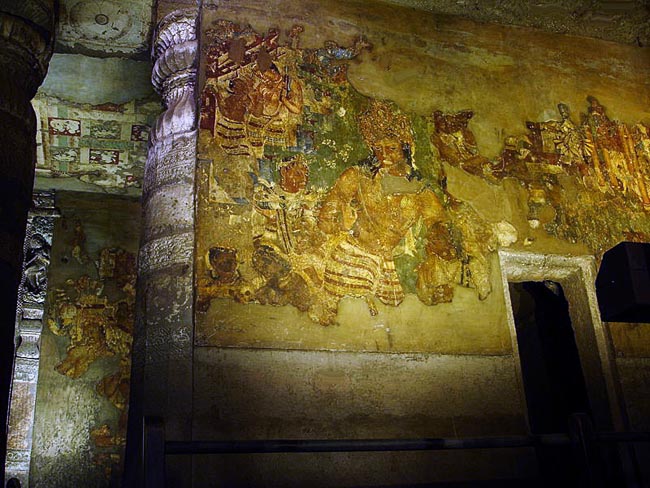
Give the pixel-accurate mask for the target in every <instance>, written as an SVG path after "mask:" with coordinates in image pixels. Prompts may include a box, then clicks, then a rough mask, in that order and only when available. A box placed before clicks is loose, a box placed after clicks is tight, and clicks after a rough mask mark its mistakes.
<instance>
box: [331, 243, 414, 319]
mask: <svg viewBox="0 0 650 488" xmlns="http://www.w3.org/2000/svg"><path fill="white" fill-rule="evenodd" d="M324 286H325V291H326V292H327V293H329V294H330V295H334V296H336V297H337V298H343V297H344V296H352V297H365V296H368V295H375V296H376V297H377V298H379V300H380V301H381V302H382V303H385V304H387V305H393V306H397V305H399V304H400V303H402V301H403V300H404V291H403V290H402V285H401V283H400V281H399V277H398V276H397V271H396V270H395V263H394V262H393V260H392V259H386V258H383V257H381V256H377V255H376V254H372V253H369V252H367V251H365V250H363V249H362V248H360V247H359V246H358V245H355V244H353V243H351V242H349V241H342V242H340V243H339V244H338V245H337V246H336V247H335V248H334V250H333V251H332V254H331V255H330V257H329V259H328V260H327V263H326V264H325V283H324Z"/></svg>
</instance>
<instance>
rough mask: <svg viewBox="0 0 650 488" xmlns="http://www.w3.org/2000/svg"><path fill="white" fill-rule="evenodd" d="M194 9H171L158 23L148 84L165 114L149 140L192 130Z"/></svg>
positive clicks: (196, 43) (195, 21)
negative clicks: (153, 62)
mask: <svg viewBox="0 0 650 488" xmlns="http://www.w3.org/2000/svg"><path fill="white" fill-rule="evenodd" d="M198 15H199V12H198V9H195V8H193V9H183V10H175V11H173V12H171V13H169V14H167V15H166V16H165V17H164V18H163V19H162V20H161V21H160V23H159V24H158V27H157V29H156V33H155V36H154V41H153V48H152V55H153V58H154V61H155V64H154V67H153V72H152V75H151V81H152V84H153V86H154V88H155V89H156V91H157V92H158V93H159V94H160V95H161V96H162V98H163V100H164V102H165V106H166V107H167V111H166V112H165V114H163V116H162V117H161V118H160V119H159V121H158V123H157V124H156V127H155V128H154V130H153V131H152V136H153V139H154V140H155V139H158V138H160V137H164V136H170V135H173V134H179V133H185V132H188V131H191V130H194V129H195V128H196V121H195V119H196V107H195V105H196V104H195V100H194V89H195V86H196V73H197V62H198V59H197V58H198V40H197V19H198Z"/></svg>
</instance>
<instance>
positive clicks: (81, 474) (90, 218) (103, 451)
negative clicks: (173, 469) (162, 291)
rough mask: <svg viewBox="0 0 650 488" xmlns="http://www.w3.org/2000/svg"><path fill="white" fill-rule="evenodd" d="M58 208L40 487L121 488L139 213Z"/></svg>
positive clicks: (67, 199)
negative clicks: (59, 215) (88, 487)
mask: <svg viewBox="0 0 650 488" xmlns="http://www.w3.org/2000/svg"><path fill="white" fill-rule="evenodd" d="M57 207H58V208H60V209H61V214H62V217H61V218H60V219H59V221H58V222H57V225H56V228H55V230H54V239H53V246H52V264H51V268H50V272H49V276H50V286H49V287H48V293H47V297H46V301H45V310H46V313H45V320H44V323H45V327H44V330H43V335H42V344H41V352H42V355H41V362H40V369H39V378H40V379H39V390H38V397H37V401H36V415H35V426H34V448H33V451H32V459H33V463H32V469H31V475H30V482H33V484H34V486H70V484H71V483H72V484H73V485H75V486H76V485H85V484H87V483H91V484H92V486H113V485H114V484H115V483H117V481H118V480H119V478H120V476H121V472H122V461H123V457H122V456H123V451H124V446H125V441H126V424H127V416H128V400H129V388H130V376H131V346H132V341H133V327H134V320H135V310H134V308H135V280H136V258H135V252H137V245H138V235H139V234H138V232H139V223H138V219H137V216H138V215H139V205H138V203H137V201H135V200H130V199H125V198H120V197H115V196H113V197H109V196H106V195H102V196H98V195H93V194H83V193H65V192H59V193H57ZM116 222H120V223H119V224H117V225H116ZM83 480H91V481H87V482H85V481H83ZM116 486H117V485H116Z"/></svg>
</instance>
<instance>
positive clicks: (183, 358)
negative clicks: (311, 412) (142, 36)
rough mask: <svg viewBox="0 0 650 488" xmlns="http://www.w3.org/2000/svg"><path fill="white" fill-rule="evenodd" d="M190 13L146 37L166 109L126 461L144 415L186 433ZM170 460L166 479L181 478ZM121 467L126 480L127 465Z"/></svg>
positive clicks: (145, 251) (146, 191)
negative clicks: (151, 46) (151, 39)
mask: <svg viewBox="0 0 650 488" xmlns="http://www.w3.org/2000/svg"><path fill="white" fill-rule="evenodd" d="M197 18H198V9H186V10H177V11H174V12H172V13H170V14H168V15H167V16H166V17H164V18H163V19H162V21H161V22H160V24H159V25H158V28H157V30H156V35H155V37H154V42H153V55H154V59H155V65H154V68H153V74H152V82H153V85H154V87H155V88H156V90H157V91H158V92H159V93H160V94H161V96H162V98H163V100H164V103H165V106H166V107H167V110H166V111H165V112H164V113H163V114H162V115H161V116H160V117H159V118H158V120H157V122H156V124H155V125H154V127H153V129H152V131H151V136H150V147H149V155H148V158H147V163H146V166H145V176H144V185H143V198H142V203H143V236H142V241H141V248H140V255H139V264H138V273H139V274H138V277H139V280H138V297H139V299H138V314H139V318H138V319H137V325H136V331H135V337H134V344H133V370H132V385H133V387H132V390H131V391H132V394H131V404H130V407H129V427H130V434H129V440H128V443H129V446H128V447H127V460H130V462H132V461H133V459H134V455H136V454H137V451H136V450H135V446H134V445H133V442H134V439H138V438H139V437H140V436H141V434H140V432H141V430H140V429H141V422H142V416H143V415H153V416H158V417H162V418H163V419H164V421H165V429H166V432H167V437H168V438H169V439H175V440H188V439H190V438H191V425H192V423H191V414H192V345H193V320H194V317H193V292H192V289H193V272H194V174H195V166H196V144H197V136H198V132H197V123H196V121H197V101H196V94H195V92H196V76H197V69H196V65H197V55H198V41H197ZM170 461H173V460H170ZM169 468H170V470H168V476H169V477H170V478H171V479H170V480H169V482H170V484H171V485H173V486H184V485H182V481H181V480H180V479H179V478H177V477H176V475H175V474H174V471H175V470H174V465H173V464H170V465H169ZM126 469H127V482H133V469H134V467H133V466H132V465H127V467H126ZM181 469H182V468H181ZM188 473H189V471H185V473H184V478H185V479H186V480H187V479H189V478H191V476H190V477H189V478H188Z"/></svg>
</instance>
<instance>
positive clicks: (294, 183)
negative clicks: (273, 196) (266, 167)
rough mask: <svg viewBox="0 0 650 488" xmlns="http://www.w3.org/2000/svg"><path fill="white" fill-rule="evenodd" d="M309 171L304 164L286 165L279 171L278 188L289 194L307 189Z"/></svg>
mask: <svg viewBox="0 0 650 488" xmlns="http://www.w3.org/2000/svg"><path fill="white" fill-rule="evenodd" d="M308 175H309V170H308V169H307V167H306V166H305V165H304V164H300V163H293V164H288V165H286V166H284V167H283V168H281V169H280V187H281V188H282V189H283V190H284V191H286V192H289V193H297V192H299V191H300V190H304V189H305V188H306V187H307V178H308Z"/></svg>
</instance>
